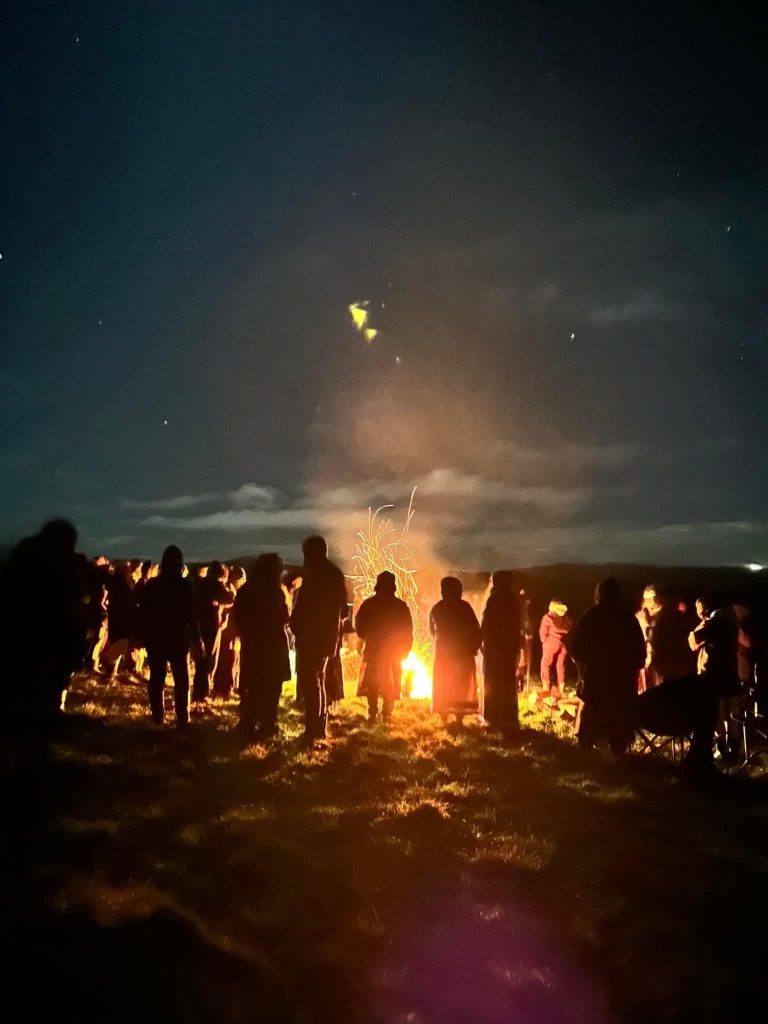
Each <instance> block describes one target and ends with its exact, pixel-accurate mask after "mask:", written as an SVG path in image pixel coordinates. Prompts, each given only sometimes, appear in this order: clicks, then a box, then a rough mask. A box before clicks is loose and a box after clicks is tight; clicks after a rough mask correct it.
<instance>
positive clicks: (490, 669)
mask: <svg viewBox="0 0 768 1024" xmlns="http://www.w3.org/2000/svg"><path fill="white" fill-rule="evenodd" d="M480 635H481V638H482V641H483V657H484V665H485V677H486V685H489V684H490V685H493V684H494V683H499V682H501V681H502V679H504V678H511V679H514V678H515V677H516V673H517V664H518V661H519V659H520V648H521V647H522V614H521V609H520V600H519V598H518V596H517V594H515V592H514V591H510V590H497V589H496V588H493V589H492V590H491V593H490V594H489V595H488V600H487V602H486V604H485V610H484V611H483V619H482V622H481V624H480ZM489 676H490V679H489Z"/></svg>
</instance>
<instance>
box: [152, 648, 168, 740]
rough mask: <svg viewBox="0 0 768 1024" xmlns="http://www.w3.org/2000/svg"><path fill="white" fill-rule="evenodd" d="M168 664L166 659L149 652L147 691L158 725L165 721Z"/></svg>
mask: <svg viewBox="0 0 768 1024" xmlns="http://www.w3.org/2000/svg"><path fill="white" fill-rule="evenodd" d="M167 669H168V663H167V661H166V659H165V657H164V656H163V657H160V656H159V655H158V654H156V653H153V652H152V651H150V652H149V681H148V683H147V691H148V694H149V709H150V711H151V712H152V718H153V720H154V721H155V722H157V723H158V724H161V723H162V721H163V713H164V712H163V689H164V688H165V673H166V671H167Z"/></svg>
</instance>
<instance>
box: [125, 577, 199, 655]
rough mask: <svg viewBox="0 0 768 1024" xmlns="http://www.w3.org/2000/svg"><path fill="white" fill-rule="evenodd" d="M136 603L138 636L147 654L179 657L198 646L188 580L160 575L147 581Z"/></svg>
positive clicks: (194, 606) (194, 604)
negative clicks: (138, 604) (137, 603)
mask: <svg viewBox="0 0 768 1024" xmlns="http://www.w3.org/2000/svg"><path fill="white" fill-rule="evenodd" d="M140 601H141V604H140V607H139V621H140V624H141V635H142V639H143V641H144V646H145V647H146V648H147V650H148V651H159V652H168V654H169V655H170V654H180V653H183V652H185V651H188V650H190V648H191V647H193V646H197V645H200V644H201V643H202V639H201V634H200V620H199V618H198V614H197V600H196V596H195V588H194V585H193V583H192V582H191V580H188V579H184V577H182V576H171V575H167V574H165V573H160V575H159V576H156V577H155V578H154V579H151V580H149V581H148V582H147V585H146V586H145V587H144V588H143V590H142V593H141V597H140Z"/></svg>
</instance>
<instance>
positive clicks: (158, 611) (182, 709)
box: [139, 544, 205, 728]
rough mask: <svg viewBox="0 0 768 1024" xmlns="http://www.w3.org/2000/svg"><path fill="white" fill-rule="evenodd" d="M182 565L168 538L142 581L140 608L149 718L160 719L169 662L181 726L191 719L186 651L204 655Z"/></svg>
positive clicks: (194, 605) (191, 588) (194, 604)
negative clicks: (155, 569)
mask: <svg viewBox="0 0 768 1024" xmlns="http://www.w3.org/2000/svg"><path fill="white" fill-rule="evenodd" d="M183 569H184V556H183V555H182V553H181V551H180V550H179V548H177V547H176V545H175V544H172V545H171V546H170V547H168V548H166V549H165V551H164V552H163V557H162V559H161V561H160V572H159V574H158V575H157V576H156V577H155V578H154V579H151V580H149V581H148V583H147V585H146V586H145V587H144V590H143V592H142V595H141V606H140V609H139V611H140V616H141V624H142V636H143V640H144V646H145V647H146V648H147V659H148V661H149V686H148V689H149V706H150V709H151V711H152V719H153V721H154V722H156V723H157V724H158V725H162V723H163V717H164V708H163V690H164V688H165V677H166V674H167V671H168V666H169V665H170V667H171V673H172V675H173V698H174V704H175V708H176V724H177V725H178V726H179V727H180V728H183V727H185V726H186V725H187V724H188V723H189V662H188V657H189V652H190V651H192V652H193V654H194V656H195V657H196V658H202V657H203V656H204V655H205V648H204V646H203V642H202V637H201V635H200V622H199V619H198V615H197V600H196V596H195V589H194V585H193V583H192V581H191V580H189V579H185V578H184V576H183V575H182V573H183Z"/></svg>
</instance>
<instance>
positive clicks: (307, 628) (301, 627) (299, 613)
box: [290, 536, 347, 744]
mask: <svg viewBox="0 0 768 1024" xmlns="http://www.w3.org/2000/svg"><path fill="white" fill-rule="evenodd" d="M302 551H303V553H304V566H303V569H302V582H301V586H300V587H299V589H298V592H297V593H296V596H295V598H294V603H293V610H292V611H291V619H290V626H291V632H292V633H293V635H294V637H295V639H296V677H297V678H296V686H297V689H298V690H300V691H301V693H302V695H303V702H304V735H303V737H302V742H304V743H306V744H311V743H313V742H314V741H315V740H318V739H322V738H323V737H324V736H325V730H326V726H327V719H328V703H327V696H326V692H325V672H326V668H327V664H328V659H329V658H333V657H334V656H335V655H336V652H337V649H338V644H339V635H340V629H341V621H342V619H343V618H344V616H345V615H346V612H347V589H346V585H345V582H344V574H343V573H342V571H341V569H339V568H338V566H336V565H334V564H333V562H331V561H330V559H329V558H328V545H327V544H326V542H325V538H324V537H317V536H313V537H307V539H306V540H305V541H304V543H303V544H302Z"/></svg>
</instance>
